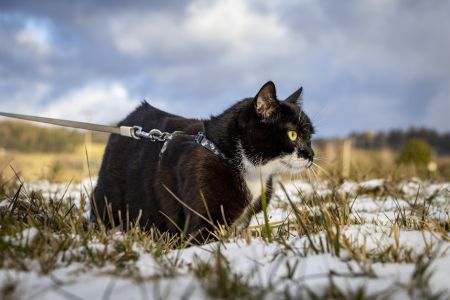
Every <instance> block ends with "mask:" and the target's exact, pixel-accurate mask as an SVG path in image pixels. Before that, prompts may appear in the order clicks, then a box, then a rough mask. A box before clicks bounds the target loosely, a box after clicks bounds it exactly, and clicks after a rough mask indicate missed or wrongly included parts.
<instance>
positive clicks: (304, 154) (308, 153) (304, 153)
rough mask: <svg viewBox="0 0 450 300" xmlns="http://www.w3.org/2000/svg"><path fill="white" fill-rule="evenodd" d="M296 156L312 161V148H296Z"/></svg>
mask: <svg viewBox="0 0 450 300" xmlns="http://www.w3.org/2000/svg"><path fill="white" fill-rule="evenodd" d="M298 156H300V157H301V158H304V159H307V160H309V161H310V162H312V161H313V160H314V150H313V149H312V148H300V149H298Z"/></svg>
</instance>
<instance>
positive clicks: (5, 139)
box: [0, 121, 108, 153]
mask: <svg viewBox="0 0 450 300" xmlns="http://www.w3.org/2000/svg"><path fill="white" fill-rule="evenodd" d="M107 138H108V135H107V134H100V133H99V134H97V133H93V135H92V141H93V142H97V143H105V142H106V140H107ZM84 141H85V138H84V132H81V131H77V130H68V129H63V128H53V127H41V126H35V125H32V124H31V123H25V122H17V121H2V122H0V148H4V149H6V150H12V151H20V152H56V153H61V152H70V151H74V150H75V149H76V148H77V147H79V146H80V145H82V144H83V143H84Z"/></svg>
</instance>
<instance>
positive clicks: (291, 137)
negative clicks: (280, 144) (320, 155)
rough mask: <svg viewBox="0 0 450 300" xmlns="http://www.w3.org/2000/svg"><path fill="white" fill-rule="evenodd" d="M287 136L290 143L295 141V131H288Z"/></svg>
mask: <svg viewBox="0 0 450 300" xmlns="http://www.w3.org/2000/svg"><path fill="white" fill-rule="evenodd" d="M287 134H288V137H289V139H290V140H291V141H293V142H295V141H296V140H297V136H298V135H297V131H295V130H289V131H288V132H287Z"/></svg>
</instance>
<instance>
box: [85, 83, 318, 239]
mask: <svg viewBox="0 0 450 300" xmlns="http://www.w3.org/2000/svg"><path fill="white" fill-rule="evenodd" d="M300 94H301V90H299V91H297V92H295V93H294V94H293V95H292V96H291V97H289V98H288V99H287V100H286V101H279V100H277V99H276V91H275V86H274V84H273V83H272V82H268V83H267V84H265V85H264V86H263V87H262V88H261V90H260V91H259V92H258V94H257V95H256V96H255V97H254V98H247V99H244V100H241V101H239V102H238V103H236V104H235V105H233V106H232V107H230V108H229V109H227V110H226V111H225V112H223V113H222V114H221V115H219V116H215V117H211V118H210V119H209V120H195V119H186V118H183V117H180V116H176V115H172V114H169V113H166V112H163V111H161V110H158V109H157V108H154V107H152V106H151V105H149V104H148V103H147V102H143V103H142V105H141V106H139V107H138V108H137V109H136V110H135V111H134V112H132V113H131V114H130V115H129V116H128V117H126V118H125V119H124V120H123V121H122V122H120V124H119V125H127V126H133V125H139V126H142V127H143V129H144V130H146V131H148V130H150V129H153V128H157V129H160V130H162V131H168V132H173V131H183V132H184V133H185V134H181V135H178V136H176V137H175V138H174V139H173V140H172V141H170V142H169V144H168V147H167V150H166V152H165V153H164V154H163V156H162V157H161V158H160V157H159V154H160V150H161V147H162V143H158V142H155V143H152V142H150V141H149V140H133V139H130V138H125V137H121V136H117V135H112V136H111V137H110V139H109V142H108V145H107V147H106V150H105V154H104V157H103V162H102V166H101V169H100V174H99V179H98V183H97V186H96V188H95V191H94V197H93V200H94V201H93V207H94V208H95V209H93V214H92V215H93V216H94V217H93V220H97V221H98V220H101V221H102V222H103V223H104V224H105V225H106V226H107V227H112V226H117V225H119V224H125V225H126V224H128V222H127V221H130V222H132V223H135V222H139V225H140V226H141V227H143V228H144V229H149V228H151V227H152V226H154V227H156V228H157V229H159V230H160V231H168V232H171V233H174V234H176V233H179V230H178V229H177V227H176V226H175V225H173V224H172V222H171V221H169V220H168V218H170V219H171V220H172V221H174V222H176V223H177V226H178V227H180V228H185V225H187V228H185V229H186V233H187V234H191V235H196V237H197V239H198V240H200V241H204V240H205V239H207V236H208V233H207V232H208V231H209V230H211V229H212V227H213V226H212V225H211V224H209V223H208V222H207V221H205V220H204V219H202V218H201V217H199V216H198V215H196V214H195V213H192V211H191V210H190V209H193V210H195V211H196V212H198V213H199V214H201V215H202V216H204V217H205V218H208V214H207V210H206V209H205V206H204V204H203V203H204V202H203V200H202V197H204V199H205V200H206V202H207V206H208V210H209V212H210V214H211V217H212V220H213V223H215V224H216V225H217V224H224V223H227V224H228V225H231V224H233V222H234V221H235V220H236V219H237V218H238V217H239V216H240V215H241V214H242V212H243V211H244V209H245V208H246V207H247V206H249V204H250V202H251V201H252V199H251V196H250V193H249V190H248V189H247V186H246V184H245V181H244V179H243V172H245V170H243V169H242V161H241V160H242V156H241V153H242V151H244V153H245V154H246V156H247V157H248V158H249V159H250V160H251V161H252V162H254V163H255V164H258V163H259V164H264V163H267V162H269V161H271V160H273V159H275V158H277V157H280V156H282V155H284V154H288V153H292V152H293V151H297V155H298V156H299V157H303V158H306V159H309V160H312V159H313V155H314V153H313V151H312V149H311V140H310V139H311V134H313V132H314V129H313V127H312V125H311V121H310V120H309V118H308V117H307V115H306V114H305V113H304V112H303V111H302V110H301V108H300V107H299V105H298V102H297V101H298V99H299V97H300ZM292 129H294V130H296V131H297V132H298V133H299V136H300V138H299V139H298V141H296V142H292V141H291V140H289V138H288V136H287V134H286V132H287V130H292ZM199 131H204V132H205V134H206V137H207V138H208V139H210V140H211V141H213V142H214V143H215V144H216V145H217V146H218V147H219V148H220V149H221V150H222V152H223V153H224V154H225V155H226V156H227V157H229V158H231V161H228V160H224V159H222V158H220V157H219V156H217V155H214V154H213V153H212V152H210V151H208V150H207V149H205V148H203V147H201V146H200V145H198V144H196V143H195V142H194V140H193V136H192V135H195V134H196V133H197V132H199ZM266 184H267V185H268V189H267V190H268V199H269V200H270V196H271V195H270V187H271V184H272V180H271V178H269V179H268V180H267V182H266ZM172 193H173V194H174V195H176V196H177V197H178V198H179V199H181V200H182V201H183V202H184V203H185V204H186V205H187V206H189V208H187V206H185V205H183V204H182V203H180V202H179V201H178V200H177V199H175V197H174V196H173V195H172ZM259 203H260V202H258V203H257V205H256V206H255V207H254V209H255V210H256V211H255V212H257V211H258V210H260V205H259ZM106 205H109V206H110V208H111V209H110V210H108V209H107V207H106ZM108 211H109V212H110V213H111V214H110V213H108Z"/></svg>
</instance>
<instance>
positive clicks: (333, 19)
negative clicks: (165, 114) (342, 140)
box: [0, 0, 450, 137]
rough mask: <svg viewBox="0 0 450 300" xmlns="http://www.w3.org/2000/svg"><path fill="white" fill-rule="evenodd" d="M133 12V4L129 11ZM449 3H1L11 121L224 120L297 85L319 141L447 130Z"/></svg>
mask: <svg viewBox="0 0 450 300" xmlns="http://www.w3.org/2000/svg"><path fill="white" fill-rule="evenodd" d="M125 3H126V4H125ZM449 13H450V2H448V1H434V0H432V1H416V0H408V1H406V0H405V1H394V0H371V1H345V2H344V1H331V0H329V1H313V0H300V1H292V0H285V1H264V3H262V1H256V0H239V1H238V0H229V1H204V0H193V1H160V2H155V1H129V2H123V1H107V2H103V1H102V2H100V1H97V2H94V1H83V0H81V1H8V0H6V1H5V0H4V1H1V2H0V40H1V41H2V42H1V43H0V111H9V112H16V113H29V114H39V115H45V116H50V117H60V118H68V119H75V120H81V121H83V120H84V121H93V122H98V123H111V122H115V121H118V120H120V119H121V118H123V117H124V116H125V115H126V114H127V113H128V112H129V111H131V110H132V109H133V108H134V107H135V106H137V105H138V104H139V102H140V101H141V100H142V99H144V98H145V99H147V100H148V101H149V102H150V103H152V104H153V105H155V106H157V107H160V108H162V109H165V110H167V111H170V112H172V113H177V114H181V115H184V116H188V117H199V118H204V117H208V116H209V115H214V114H218V113H220V112H221V111H223V110H224V109H225V108H227V107H228V106H230V105H232V104H233V103H234V102H236V101H237V100H240V99H242V98H245V97H249V96H254V95H255V93H256V92H257V91H258V90H259V88H260V86H261V85H262V84H263V83H265V82H266V81H267V80H273V81H274V82H275V84H276V85H277V91H278V96H279V98H280V99H282V98H285V97H287V96H288V95H289V94H290V93H291V92H293V91H294V90H296V89H297V88H298V87H299V86H300V85H302V86H303V87H304V98H303V102H304V104H303V108H304V110H305V111H306V112H307V113H308V114H309V115H310V116H311V118H312V120H313V122H314V123H315V124H316V127H317V129H318V136H321V137H329V136H343V135H346V134H348V133H350V132H352V131H363V130H367V129H371V130H387V129H390V128H408V127H410V126H416V127H419V126H426V127H431V128H436V129H438V130H439V131H448V130H450V122H449V121H448V115H449V113H450V99H449V95H450V55H449V53H450V18H449Z"/></svg>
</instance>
